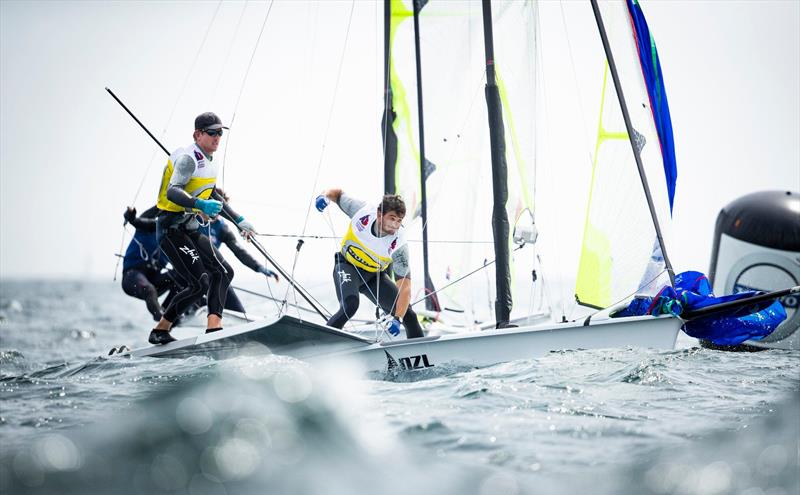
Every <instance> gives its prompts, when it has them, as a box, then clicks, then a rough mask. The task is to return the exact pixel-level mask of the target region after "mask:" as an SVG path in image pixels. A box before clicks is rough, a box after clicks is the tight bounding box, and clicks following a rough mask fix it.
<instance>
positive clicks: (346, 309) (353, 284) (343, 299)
mask: <svg viewBox="0 0 800 495" xmlns="http://www.w3.org/2000/svg"><path fill="white" fill-rule="evenodd" d="M333 285H334V286H335V287H336V297H337V298H338V299H339V311H337V312H336V314H334V315H333V316H331V319H330V320H328V326H329V327H334V328H342V327H344V324H345V323H347V320H349V319H350V318H352V317H353V315H354V314H356V311H358V303H359V300H358V299H359V295H358V289H359V287H361V278H360V277H359V273H358V268H356V267H354V266H353V265H351V264H350V263H348V262H347V260H345V259H344V258H343V257H342V255H341V254H339V253H336V255H335V257H334V264H333Z"/></svg>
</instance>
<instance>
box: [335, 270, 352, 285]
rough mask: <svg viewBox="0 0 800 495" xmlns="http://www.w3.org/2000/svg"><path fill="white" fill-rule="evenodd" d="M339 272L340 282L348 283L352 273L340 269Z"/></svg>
mask: <svg viewBox="0 0 800 495" xmlns="http://www.w3.org/2000/svg"><path fill="white" fill-rule="evenodd" d="M337 273H338V274H339V283H340V284H343V283H346V282H350V274H349V273H347V272H346V271H344V270H339V271H338V272H337Z"/></svg>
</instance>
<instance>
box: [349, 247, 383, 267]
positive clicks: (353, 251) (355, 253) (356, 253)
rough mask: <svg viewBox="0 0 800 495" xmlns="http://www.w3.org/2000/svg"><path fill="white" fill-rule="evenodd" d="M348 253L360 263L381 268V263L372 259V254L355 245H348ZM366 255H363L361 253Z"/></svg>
mask: <svg viewBox="0 0 800 495" xmlns="http://www.w3.org/2000/svg"><path fill="white" fill-rule="evenodd" d="M347 254H348V256H350V257H352V258H353V259H354V260H355V261H357V262H358V263H361V264H362V265H366V266H369V267H372V268H379V267H380V265H379V264H378V263H377V262H376V261H375V260H373V259H372V257H371V256H369V255H367V253H365V252H364V251H362V250H360V249H358V248H356V247H354V246H347ZM362 254H363V255H364V256H361V255H362Z"/></svg>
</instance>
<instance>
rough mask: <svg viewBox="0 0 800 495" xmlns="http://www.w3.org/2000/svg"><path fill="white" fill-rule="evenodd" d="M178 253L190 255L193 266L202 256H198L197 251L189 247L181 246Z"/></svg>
mask: <svg viewBox="0 0 800 495" xmlns="http://www.w3.org/2000/svg"><path fill="white" fill-rule="evenodd" d="M178 251H180V252H182V253H183V254H188V255H189V256H191V257H192V264H193V265H194V262H195V261H197V260H199V259H200V255H198V254H197V251H196V250H194V249H192V248H190V247H189V246H181V247H179V248H178Z"/></svg>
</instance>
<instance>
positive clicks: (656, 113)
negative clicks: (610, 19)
mask: <svg viewBox="0 0 800 495" xmlns="http://www.w3.org/2000/svg"><path fill="white" fill-rule="evenodd" d="M627 4H628V12H629V13H630V15H631V23H632V24H633V33H634V35H635V36H636V49H637V50H638V52H639V62H640V63H641V64H642V74H643V75H644V81H645V84H646V86H647V94H648V96H649V97H650V108H651V109H652V110H653V121H654V122H655V125H656V132H658V140H659V141H660V144H661V157H662V159H663V162H664V176H665V177H666V180H667V192H668V193H669V211H670V214H671V213H672V203H673V200H674V199H675V183H676V182H677V180H678V166H677V165H676V163H675V143H674V141H673V138H672V119H670V116H669V104H668V103H667V90H666V88H665V87H664V76H663V75H662V74H661V62H660V61H659V59H658V51H657V50H656V41H655V40H654V39H653V37H652V35H651V34H650V28H649V27H648V26H647V21H646V20H645V18H644V12H642V8H641V7H640V6H639V2H638V1H637V0H627Z"/></svg>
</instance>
